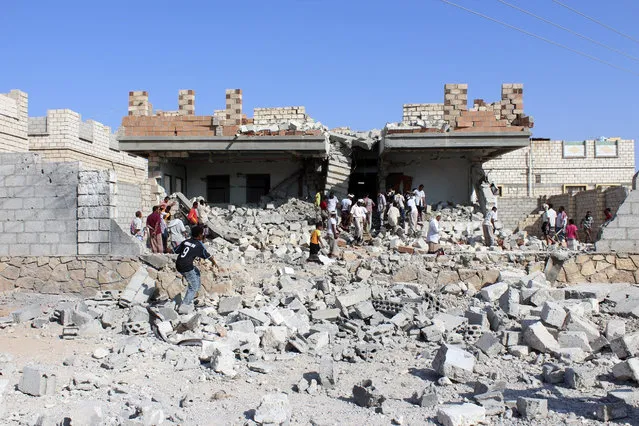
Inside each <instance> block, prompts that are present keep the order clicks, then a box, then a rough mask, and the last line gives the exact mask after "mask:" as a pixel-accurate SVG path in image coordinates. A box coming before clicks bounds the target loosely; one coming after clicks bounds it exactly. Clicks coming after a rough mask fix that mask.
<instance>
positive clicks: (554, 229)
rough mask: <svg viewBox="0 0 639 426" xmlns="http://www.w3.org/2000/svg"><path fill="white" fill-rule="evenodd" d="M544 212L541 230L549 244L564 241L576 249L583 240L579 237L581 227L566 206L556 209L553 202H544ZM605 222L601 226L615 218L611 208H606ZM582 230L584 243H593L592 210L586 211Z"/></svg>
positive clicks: (569, 246) (562, 243)
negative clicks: (570, 216)
mask: <svg viewBox="0 0 639 426" xmlns="http://www.w3.org/2000/svg"><path fill="white" fill-rule="evenodd" d="M543 209H544V211H543V213H542V225H541V231H542V233H543V235H544V239H545V240H546V244H547V245H548V246H550V245H553V244H558V245H561V246H563V245H564V242H565V244H566V247H567V248H568V249H570V250H576V249H577V244H578V243H579V242H580V241H581V239H580V238H579V228H578V227H577V225H576V224H575V220H574V219H573V218H569V217H568V214H567V213H566V209H565V208H564V206H560V207H559V208H558V209H557V210H556V211H555V209H554V208H553V205H552V204H550V203H549V204H544V205H543ZM604 217H605V219H604V223H603V225H602V226H601V227H602V228H603V227H605V226H606V225H607V224H608V222H610V221H611V220H612V218H613V215H612V211H611V210H610V208H606V209H605V210H604ZM580 225H581V230H582V232H583V234H584V243H587V244H588V243H593V242H594V239H593V235H592V233H593V225H594V218H593V216H592V212H590V211H588V212H586V215H585V216H584V218H583V219H582V220H581V223H580Z"/></svg>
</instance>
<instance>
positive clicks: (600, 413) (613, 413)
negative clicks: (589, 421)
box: [595, 401, 632, 422]
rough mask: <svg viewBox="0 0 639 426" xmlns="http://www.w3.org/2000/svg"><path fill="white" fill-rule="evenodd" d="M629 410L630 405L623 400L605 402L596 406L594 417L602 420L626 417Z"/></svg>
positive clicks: (608, 420) (630, 408) (607, 420)
mask: <svg viewBox="0 0 639 426" xmlns="http://www.w3.org/2000/svg"><path fill="white" fill-rule="evenodd" d="M630 410H632V407H631V406H628V404H626V403H625V402H623V401H619V402H605V403H602V404H599V405H598V406H597V411H595V417H596V418H597V420H600V421H602V422H610V421H612V420H617V419H623V418H626V417H628V413H629V412H630Z"/></svg>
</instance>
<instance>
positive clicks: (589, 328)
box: [566, 312, 599, 342]
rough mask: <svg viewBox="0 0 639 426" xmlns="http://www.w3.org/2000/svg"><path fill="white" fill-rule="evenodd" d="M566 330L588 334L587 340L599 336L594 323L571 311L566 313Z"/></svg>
mask: <svg viewBox="0 0 639 426" xmlns="http://www.w3.org/2000/svg"><path fill="white" fill-rule="evenodd" d="M566 330H568V331H583V332H584V333H586V335H587V336H588V341H589V342H591V341H593V340H595V339H597V338H599V328H598V327H597V325H596V324H594V323H593V322H592V321H589V320H587V319H585V318H582V317H580V316H579V315H575V314H573V313H572V312H570V313H569V314H568V318H567V319H566Z"/></svg>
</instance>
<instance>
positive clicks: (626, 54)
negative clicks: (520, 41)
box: [497, 0, 639, 61]
mask: <svg viewBox="0 0 639 426" xmlns="http://www.w3.org/2000/svg"><path fill="white" fill-rule="evenodd" d="M497 1H498V2H499V3H502V4H504V5H506V6H508V7H511V8H513V9H515V10H518V11H520V12H522V13H525V14H526V15H529V16H532V17H533V18H536V19H539V20H540V21H542V22H545V23H547V24H549V25H552V26H553V27H556V28H559V29H561V30H564V31H567V32H569V33H570V34H573V35H576V36H577V37H580V38H582V39H584V40H587V41H589V42H591V43H593V44H596V45H598V46H601V47H604V48H606V49H608V50H611V51H613V52H615V53H618V54H619V55H622V56H625V57H626V58H630V59H632V60H633V61H639V58H637V57H636V56H632V55H630V54H628V53H626V52H623V51H621V50H619V49H615V48H614V47H612V46H608V45H607V44H604V43H601V42H598V41H597V40H595V39H592V38H590V37H588V36H585V35H583V34H580V33H578V32H576V31H573V30H571V29H570V28H566V27H564V26H562V25H559V24H557V23H555V22H552V21H550V20H548V19H546V18H544V17H541V16H539V15H535V14H534V13H532V12H530V11H528V10H526V9H522V8H521V7H519V6H516V5H514V4H511V3H508V2H507V1H504V0H497Z"/></svg>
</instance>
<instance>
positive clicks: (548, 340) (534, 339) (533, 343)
mask: <svg viewBox="0 0 639 426" xmlns="http://www.w3.org/2000/svg"><path fill="white" fill-rule="evenodd" d="M524 342H525V343H526V344H527V345H528V346H530V347H531V348H533V349H535V350H536V351H539V352H542V353H547V352H557V351H558V350H559V348H560V347H559V342H557V340H556V339H555V338H554V337H553V335H552V334H550V332H548V330H547V329H546V327H544V325H543V324H542V323H541V321H536V322H534V323H533V324H531V325H529V326H528V328H526V330H524Z"/></svg>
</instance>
